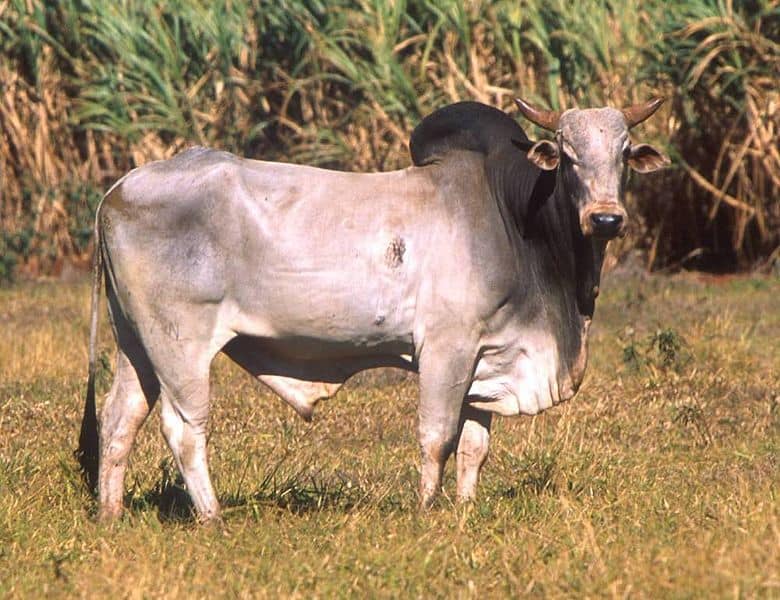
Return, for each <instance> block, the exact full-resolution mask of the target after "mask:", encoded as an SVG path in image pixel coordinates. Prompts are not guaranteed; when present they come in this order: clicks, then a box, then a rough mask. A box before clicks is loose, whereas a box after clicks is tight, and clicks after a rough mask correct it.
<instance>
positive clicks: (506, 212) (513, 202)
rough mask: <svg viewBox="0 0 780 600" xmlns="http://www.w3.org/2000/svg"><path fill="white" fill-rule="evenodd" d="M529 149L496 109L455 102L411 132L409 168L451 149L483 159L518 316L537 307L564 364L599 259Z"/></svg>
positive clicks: (575, 350)
mask: <svg viewBox="0 0 780 600" xmlns="http://www.w3.org/2000/svg"><path fill="white" fill-rule="evenodd" d="M532 145H533V142H531V141H530V140H529V139H528V137H527V136H526V135H525V133H524V132H523V130H522V128H521V127H520V125H519V124H518V123H517V122H516V121H515V120H514V119H513V118H512V117H510V116H509V115H507V114H506V113H504V112H503V111H501V110H498V109H497V108H493V107H491V106H487V105H485V104H480V103H478V102H459V103H457V104H451V105H449V106H445V107H444V108H441V109H439V110H437V111H435V112H434V113H432V114H430V115H429V116H427V117H425V118H424V119H423V120H422V121H421V122H420V124H419V125H418V126H417V127H416V128H415V130H414V131H413V132H412V136H411V140H410V143H409V149H410V151H411V155H412V161H413V163H414V164H415V165H416V166H425V165H429V164H436V163H442V162H444V161H445V159H446V157H447V154H448V153H449V152H451V151H455V150H461V151H462V150H467V151H471V152H475V153H477V154H478V155H481V156H482V157H483V166H484V170H485V171H484V172H485V176H486V179H487V182H488V185H489V187H490V189H489V190H488V191H489V193H490V196H491V197H493V198H494V199H495V200H496V202H497V204H498V209H499V211H500V213H501V216H502V219H503V220H504V226H505V227H506V228H507V231H508V232H509V236H510V238H511V239H513V240H514V247H515V253H516V268H517V269H518V277H519V280H520V281H522V282H523V288H524V289H525V290H526V291H527V294H526V295H525V302H526V303H527V306H525V310H526V311H528V313H529V314H531V313H532V312H533V311H532V310H531V307H532V306H533V305H537V304H539V303H541V304H543V305H544V307H545V309H544V310H545V312H546V314H547V318H548V320H549V326H550V327H551V329H552V332H553V334H554V335H555V337H556V338H557V339H558V340H559V343H560V344H561V351H562V352H561V353H562V356H563V357H564V361H565V362H566V363H567V364H569V365H571V364H572V363H573V362H574V361H575V360H576V357H577V356H578V355H579V353H580V348H581V341H582V335H581V325H582V318H583V317H588V318H589V317H590V316H592V314H593V310H594V300H595V298H594V296H593V293H592V290H593V287H594V285H598V281H599V275H600V271H601V259H600V257H598V251H597V248H596V247H595V246H594V244H593V242H592V241H591V240H590V239H589V238H585V237H584V236H583V234H582V231H581V229H580V225H579V217H578V215H577V209H576V207H575V206H574V202H573V201H572V199H571V198H569V197H568V196H567V194H566V192H565V190H564V189H563V186H562V185H560V184H559V181H560V180H559V179H558V178H557V175H558V172H559V169H560V168H561V167H559V169H555V170H551V171H542V170H541V169H539V168H538V167H536V166H535V165H533V164H532V163H531V162H530V161H529V160H528V158H527V156H526V152H527V150H528V149H529V148H530V147H531V146H532Z"/></svg>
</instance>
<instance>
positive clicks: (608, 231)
mask: <svg viewBox="0 0 780 600" xmlns="http://www.w3.org/2000/svg"><path fill="white" fill-rule="evenodd" d="M590 222H591V224H592V225H593V234H594V235H595V236H597V237H604V238H613V237H615V236H616V235H617V234H618V233H620V226H621V225H622V224H623V216H622V215H616V214H613V213H593V214H592V215H590Z"/></svg>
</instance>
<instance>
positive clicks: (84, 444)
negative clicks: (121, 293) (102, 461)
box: [74, 207, 103, 495]
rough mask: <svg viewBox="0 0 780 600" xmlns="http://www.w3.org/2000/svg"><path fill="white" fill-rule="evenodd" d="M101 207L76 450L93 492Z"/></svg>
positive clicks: (95, 477) (96, 454) (95, 480)
mask: <svg viewBox="0 0 780 600" xmlns="http://www.w3.org/2000/svg"><path fill="white" fill-rule="evenodd" d="M99 213H100V207H98V210H97V213H96V214H95V229H94V236H95V237H94V240H95V254H94V255H93V258H92V306H91V309H90V315H89V376H88V378H87V395H86V399H85V401H84V416H83V417H82V419H81V434H80V435H79V447H78V449H77V450H76V451H75V452H74V455H75V457H76V460H78V462H79V464H80V465H81V474H82V477H83V478H84V483H85V484H86V485H87V489H88V490H89V492H90V493H91V494H93V495H94V494H95V493H96V492H97V488H98V463H99V449H100V439H99V435H98V422H97V408H96V406H95V366H96V362H97V361H96V359H97V334H98V312H99V308H100V283H101V280H102V277H103V254H102V248H101V241H100V229H99V227H98V214H99Z"/></svg>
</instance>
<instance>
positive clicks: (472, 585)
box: [0, 276, 780, 598]
mask: <svg viewBox="0 0 780 600" xmlns="http://www.w3.org/2000/svg"><path fill="white" fill-rule="evenodd" d="M603 290H604V291H603V293H602V295H601V297H600V299H599V306H598V309H597V315H596V319H595V321H594V325H593V328H592V330H591V335H592V339H591V343H590V348H591V355H590V360H589V362H590V366H589V368H588V372H587V374H586V378H585V382H584V384H583V387H582V389H581V390H580V392H579V394H578V395H577V397H576V398H575V399H573V400H572V401H571V402H568V403H566V404H564V405H562V406H559V407H556V408H553V409H551V410H549V411H547V412H545V413H543V414H541V415H539V416H536V417H520V418H516V419H504V418H497V419H496V420H495V421H494V427H493V434H492V440H491V455H490V457H489V459H488V462H487V465H486V467H485V470H484V474H483V477H482V481H481V484H480V495H479V497H478V499H477V500H476V501H475V502H474V503H473V504H470V505H466V506H458V505H455V504H454V503H453V501H452V497H453V495H454V490H455V481H454V472H453V471H454V469H453V465H452V464H450V465H448V469H447V472H446V476H445V495H444V497H443V498H442V499H441V500H440V501H439V502H438V503H437V505H436V506H435V508H434V509H433V510H431V511H429V512H426V513H420V512H419V511H418V508H417V501H418V500H417V483H418V481H417V478H418V473H417V465H418V461H419V458H418V450H417V443H416V441H415V431H416V414H415V411H416V396H417V385H416V380H415V378H414V377H413V376H407V375H404V374H401V373H399V372H395V371H377V372H370V373H366V374H361V375H360V376H357V377H356V378H354V379H353V380H352V381H351V382H349V383H348V384H347V386H346V387H345V388H344V389H343V390H342V391H340V392H339V393H338V394H337V396H336V397H335V398H333V399H332V400H328V401H326V402H324V403H322V404H321V405H320V406H319V407H318V409H317V413H316V415H315V418H314V421H313V422H312V423H305V422H304V421H303V420H302V419H300V418H298V417H297V416H296V415H295V414H294V412H293V411H292V409H290V408H289V407H287V406H286V405H284V404H283V403H282V402H280V401H279V400H278V399H277V398H276V397H275V396H273V395H272V394H271V393H269V392H268V391H266V390H265V389H264V388H262V386H260V385H259V384H258V383H257V382H256V381H254V380H253V379H252V378H251V377H249V376H248V375H246V374H245V373H243V372H242V371H240V370H239V369H238V368H236V367H235V366H234V365H232V364H231V363H230V362H229V361H228V360H226V359H225V358H224V357H218V358H217V360H216V361H215V364H214V368H213V372H212V407H213V408H212V418H211V421H210V425H209V449H210V459H211V471H212V474H213V477H214V482H215V486H216V489H217V493H218V495H219V498H220V501H221V503H222V505H223V508H224V518H225V528H224V530H221V529H209V528H203V527H200V526H198V525H196V524H195V523H194V521H193V519H192V516H191V507H190V503H189V500H188V497H187V494H186V491H185V489H184V487H183V485H182V484H181V482H180V480H179V477H178V473H177V472H176V469H175V467H174V465H173V462H172V459H171V455H170V452H169V450H168V449H167V447H166V445H165V443H164V441H163V439H162V436H161V434H160V432H159V415H158V411H157V410H155V411H154V412H153V414H152V415H151V416H150V419H149V422H148V423H147V424H146V426H145V427H144V429H143V430H142V431H141V434H140V436H139V440H138V443H137V445H136V448H135V451H134V453H133V455H132V457H131V465H130V468H129V471H128V477H127V480H126V487H125V489H126V497H125V505H126V506H127V514H126V516H125V518H124V519H122V520H121V521H120V522H119V523H116V524H115V525H113V526H110V527H103V526H100V525H98V524H96V523H95V522H94V520H93V511H94V501H93V499H92V498H91V497H90V496H89V495H88V494H87V493H86V491H85V490H84V487H83V485H82V483H81V481H80V478H79V472H78V466H77V464H76V462H75V460H74V459H73V457H72V451H73V448H74V447H75V445H76V442H77V437H78V431H79V421H80V413H81V410H82V406H83V394H84V388H85V381H86V362H87V347H86V346H87V343H86V340H87V331H88V314H89V285H88V284H87V283H86V282H79V283H75V284H62V283H43V284H30V283H24V284H17V285H15V286H12V287H7V288H4V289H0V321H1V322H2V323H3V333H4V335H3V336H2V338H0V595H2V596H4V597H29V596H36V595H39V594H40V593H41V590H45V593H47V594H49V595H52V596H55V597H60V596H77V597H81V596H89V597H102V596H110V597H113V596H123V595H127V594H131V595H136V596H138V597H171V598H174V597H182V598H184V597H186V598H190V597H193V596H202V597H206V596H208V597H211V596H225V595H228V596H235V597H270V596H274V597H314V596H320V597H331V596H339V597H342V596H360V597H378V596H379V597H385V596H392V597H398V596H409V597H507V596H522V595H529V596H534V597H572V596H604V595H616V596H625V595H628V596H639V597H667V596H669V595H673V596H679V597H722V596H723V595H724V591H725V594H728V595H729V596H731V595H736V596H739V597H743V596H744V597H772V596H773V595H775V594H776V591H777V589H778V585H780V580H778V573H780V538H778V532H779V531H780V502H778V494H780V490H779V489H778V485H779V484H780V462H779V461H778V459H779V457H780V443H779V440H780V408H778V406H779V404H778V403H779V402H780V382H779V381H778V378H777V374H778V373H780V354H779V353H778V350H777V340H778V339H780V312H778V309H777V302H776V299H777V296H778V293H780V284H778V281H777V280H776V279H771V278H737V279H724V278H718V279H712V278H711V279H708V280H706V281H702V280H701V278H694V277H693V276H687V277H682V276H677V277H673V278H670V277H665V278H661V277H658V276H653V277H643V278H641V279H633V278H631V279H618V278H617V277H616V276H608V277H607V278H606V280H605V281H604V285H603ZM631 339H633V340H635V342H634V346H635V351H636V354H637V356H638V360H639V362H640V366H639V368H633V367H631V365H630V364H626V363H624V353H625V351H624V348H625V347H626V344H627V343H628V340H631ZM99 345H100V347H99V356H100V357H101V359H100V361H99V362H100V367H99V378H98V391H99V393H104V392H106V391H107V389H108V386H109V385H110V371H111V368H112V364H111V363H112V360H111V356H112V354H113V341H112V340H111V334H110V330H109V326H108V323H107V319H106V318H105V317H103V318H102V319H101V334H100V344H99ZM680 557H684V560H681V558H680Z"/></svg>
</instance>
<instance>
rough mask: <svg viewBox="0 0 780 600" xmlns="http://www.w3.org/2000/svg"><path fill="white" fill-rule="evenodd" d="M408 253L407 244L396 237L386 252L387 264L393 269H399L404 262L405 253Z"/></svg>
mask: <svg viewBox="0 0 780 600" xmlns="http://www.w3.org/2000/svg"><path fill="white" fill-rule="evenodd" d="M405 252H406V242H404V239H403V238H402V237H400V236H396V237H394V238H393V239H392V240H391V241H390V245H389V246H388V247H387V251H386V252H385V262H386V263H387V266H388V267H390V268H391V269H397V268H398V267H400V266H401V265H402V264H403V262H404V253H405Z"/></svg>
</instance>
